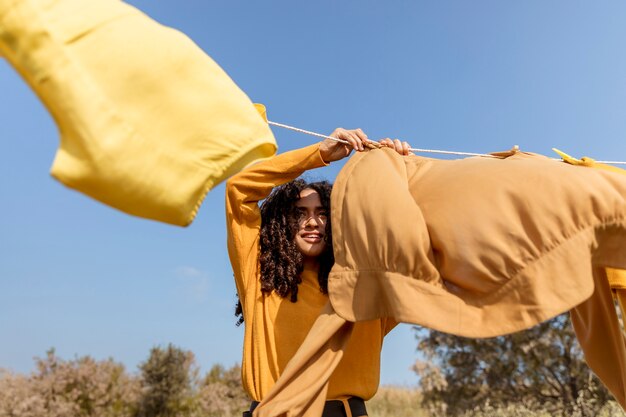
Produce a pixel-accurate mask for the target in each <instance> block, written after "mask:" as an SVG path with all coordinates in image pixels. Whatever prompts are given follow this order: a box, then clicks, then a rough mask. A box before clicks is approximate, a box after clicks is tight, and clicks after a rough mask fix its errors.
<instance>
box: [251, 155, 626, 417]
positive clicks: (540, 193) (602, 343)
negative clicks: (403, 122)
mask: <svg viewBox="0 0 626 417" xmlns="http://www.w3.org/2000/svg"><path fill="white" fill-rule="evenodd" d="M496 155H499V156H500V158H468V159H462V160H455V161H443V160H435V159H429V158H422V157H417V156H408V157H402V156H400V155H398V154H397V153H396V152H394V151H391V150H388V149H382V150H371V151H369V152H364V153H361V154H357V155H355V156H354V157H352V159H351V160H350V161H349V162H348V163H347V164H346V166H345V167H344V168H343V169H342V171H341V172H340V174H339V176H338V178H337V180H336V182H335V185H334V188H333V194H332V203H331V216H332V222H333V247H334V251H335V266H334V267H333V269H332V271H331V274H330V276H329V283H328V285H329V291H328V292H329V298H330V302H329V305H328V306H327V308H326V309H325V310H324V312H323V313H322V314H321V315H320V316H319V318H318V320H317V321H316V323H315V324H314V326H313V328H312V329H311V331H310V333H309V336H307V338H306V339H305V341H304V342H303V344H302V346H301V347H300V349H299V350H298V351H297V353H296V354H295V356H294V357H293V358H292V360H291V361H290V362H289V364H288V365H287V367H286V368H285V370H284V372H283V374H282V376H281V377H280V378H279V380H278V381H277V382H276V384H275V386H274V388H273V389H272V391H271V392H270V393H269V395H267V397H266V398H265V399H264V401H263V402H262V403H261V404H260V406H259V407H258V408H257V409H256V410H255V416H257V417H269V416H273V417H276V416H289V417H291V416H307V417H309V416H315V417H319V416H320V415H321V408H320V406H321V405H323V398H322V396H323V395H324V393H325V390H326V384H327V377H326V376H327V375H329V374H331V372H329V370H330V369H332V367H334V366H337V364H338V363H339V359H340V358H341V354H342V349H341V346H345V343H346V341H347V340H346V339H347V338H349V334H350V332H349V331H346V326H347V327H349V326H351V322H358V321H362V320H370V319H375V318H386V317H387V318H394V319H395V320H397V321H400V322H407V323H413V324H417V325H420V326H425V327H429V328H432V329H435V330H438V331H443V332H448V333H452V334H456V335H459V336H466V337H492V336H499V335H504V334H508V333H512V332H516V331H519V330H523V329H527V328H529V327H532V326H534V325H536V324H538V323H540V322H542V321H544V320H548V319H550V318H552V317H554V316H556V315H558V314H561V313H563V312H566V311H568V310H569V311H571V312H572V321H573V323H574V325H575V328H576V332H577V335H578V338H579V340H580V342H581V345H582V347H583V350H584V352H585V356H586V359H587V361H588V363H589V365H590V366H591V368H592V369H593V370H594V371H595V372H596V374H597V375H598V376H599V377H600V379H601V380H602V381H603V383H604V384H605V385H606V386H607V387H608V389H609V390H610V391H611V393H612V394H613V395H614V396H615V398H616V399H617V401H618V402H619V403H620V404H621V405H622V407H625V406H626V391H625V387H626V348H625V346H624V339H623V336H622V333H621V330H620V327H619V322H618V319H617V314H616V312H615V308H614V306H613V299H612V295H611V290H610V286H609V281H608V278H607V275H606V271H607V269H606V268H607V267H610V268H614V269H625V268H626V251H624V247H626V177H624V176H623V175H620V174H618V173H613V172H608V171H601V170H589V169H586V168H581V167H576V166H572V165H568V164H564V163H562V162H556V161H553V160H550V159H548V158H546V157H542V156H539V155H534V154H528V153H523V152H519V151H515V150H514V151H511V152H508V153H500V154H496ZM329 346H333V347H334V348H333V349H329Z"/></svg>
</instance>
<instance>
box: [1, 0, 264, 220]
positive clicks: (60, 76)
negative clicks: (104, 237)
mask: <svg viewBox="0 0 626 417" xmlns="http://www.w3.org/2000/svg"><path fill="white" fill-rule="evenodd" d="M0 55H2V56H4V57H5V58H7V59H8V61H9V62H10V63H11V64H12V65H13V67H14V68H15V69H16V70H17V71H18V72H19V73H20V75H21V76H22V77H23V78H24V79H25V80H26V81H27V82H28V84H29V85H30V87H31V88H32V89H33V90H34V91H35V93H36V94H37V95H38V96H39V98H40V99H41V100H42V102H43V103H44V104H45V106H46V107H47V108H48V110H49V111H50V113H51V115H52V117H53V118H54V120H55V122H56V124H57V126H58V128H59V132H60V146H59V149H58V151H57V154H56V157H55V160H54V164H53V166H52V170H51V174H52V176H54V177H55V178H56V179H58V180H59V181H61V182H62V183H63V184H65V185H66V186H68V187H71V188H73V189H75V190H78V191H80V192H82V193H84V194H87V195H89V196H91V197H93V198H95V199H96V200H99V201H101V202H103V203H105V204H107V205H110V206H112V207H115V208H117V209H119V210H122V211H124V212H126V213H129V214H132V215H135V216H140V217H145V218H149V219H153V220H158V221H162V222H166V223H170V224H175V225H180V226H185V225H188V224H189V223H191V222H192V221H193V219H194V217H195V215H196V212H197V210H198V208H199V206H200V204H201V203H202V200H203V199H204V196H205V195H206V193H207V192H208V191H209V190H210V189H211V188H213V187H214V186H215V185H217V184H218V183H219V182H221V181H223V180H224V179H226V178H227V177H228V176H230V175H232V174H233V173H235V172H237V171H239V170H240V169H241V168H243V167H244V166H246V165H249V164H250V163H252V162H254V161H256V160H258V159H260V158H266V157H269V156H271V155H273V154H274V153H275V151H276V143H275V140H274V137H273V135H272V133H271V130H270V129H269V126H268V125H267V123H266V122H265V121H264V120H263V118H262V117H261V116H260V115H259V113H258V112H257V110H256V109H255V107H254V106H253V104H252V103H251V101H250V100H249V99H248V97H247V96H246V95H245V94H244V93H243V92H242V91H241V90H240V89H239V88H238V87H237V86H236V85H235V83H234V82H233V81H232V80H231V79H230V78H229V77H228V75H227V74H226V73H225V72H224V71H223V70H222V69H221V68H220V67H219V66H218V65H217V64H216V63H215V62H214V61H213V60H212V59H211V58H210V57H209V56H207V55H206V54H205V53H204V52H203V51H202V50H201V49H200V48H199V47H198V46H196V45H195V44H194V43H193V42H192V41H191V40H190V39H189V38H187V37H186V36H185V35H184V34H182V33H180V32H178V31H176V30H173V29H171V28H168V27H165V26H162V25H160V24H158V23H157V22H155V21H153V20H152V19H150V18H148V17H147V16H146V15H144V14H143V13H141V12H140V11H138V10H137V9H135V8H133V7H131V6H129V5H127V4H125V3H123V2H120V1H117V0H89V1H85V0H0Z"/></svg>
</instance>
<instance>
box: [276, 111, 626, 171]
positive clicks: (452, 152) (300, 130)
mask: <svg viewBox="0 0 626 417" xmlns="http://www.w3.org/2000/svg"><path fill="white" fill-rule="evenodd" d="M267 123H268V124H270V125H272V126H276V127H282V128H283V129H289V130H293V131H295V132H299V133H304V134H306V135H311V136H316V137H318V138H324V139H331V140H334V141H336V142H341V143H345V144H349V142H348V141H347V140H343V139H337V138H334V137H332V136H328V135H322V134H321V133H316V132H311V131H310V130H304V129H300V128H298V127H294V126H289V125H285V124H282V123H276V122H272V121H269V120H268V121H267ZM409 150H410V151H411V152H416V153H436V154H443V155H460V156H481V157H485V158H496V157H495V156H494V155H490V154H486V153H474V152H459V151H442V150H438V149H422V148H410V149H409ZM551 159H554V160H555V161H560V160H561V159H559V158H551ZM595 162H598V163H601V164H611V165H626V162H622V161H595Z"/></svg>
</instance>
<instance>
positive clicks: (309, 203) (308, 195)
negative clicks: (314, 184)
mask: <svg viewBox="0 0 626 417" xmlns="http://www.w3.org/2000/svg"><path fill="white" fill-rule="evenodd" d="M321 205H322V201H321V200H320V195H319V194H318V192H317V191H315V190H313V189H312V188H305V189H304V190H302V191H300V198H299V199H298V201H296V207H321Z"/></svg>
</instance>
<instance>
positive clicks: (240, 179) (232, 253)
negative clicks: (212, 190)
mask: <svg viewBox="0 0 626 417" xmlns="http://www.w3.org/2000/svg"><path fill="white" fill-rule="evenodd" d="M325 165H328V164H327V163H326V162H324V160H323V159H322V156H321V154H320V150H319V144H314V145H310V146H307V147H305V148H301V149H297V150H294V151H290V152H285V153H283V154H280V155H276V156H274V157H272V158H270V159H267V160H265V161H262V162H259V163H257V164H255V165H252V166H251V167H248V168H246V169H245V170H243V171H241V172H240V173H238V174H236V175H234V176H233V177H231V178H230V179H229V180H228V181H227V182H226V227H227V230H228V255H229V257H230V263H231V265H232V267H233V272H234V275H235V283H236V285H237V292H238V293H239V295H240V297H243V296H244V294H245V291H246V289H247V287H248V284H249V283H250V280H254V279H257V266H258V256H259V232H260V229H261V211H260V209H259V205H258V203H259V201H260V200H262V199H264V198H266V197H267V196H268V195H269V194H270V193H271V191H272V189H273V188H274V187H276V186H279V185H281V184H285V183H287V182H289V181H291V180H293V179H295V178H297V177H298V176H300V175H301V174H302V173H304V172H305V171H307V170H309V169H313V168H319V167H322V166H325Z"/></svg>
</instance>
